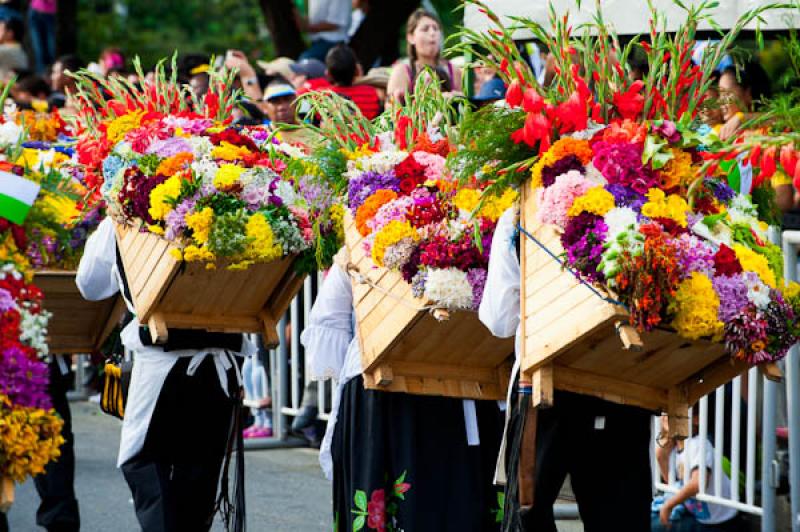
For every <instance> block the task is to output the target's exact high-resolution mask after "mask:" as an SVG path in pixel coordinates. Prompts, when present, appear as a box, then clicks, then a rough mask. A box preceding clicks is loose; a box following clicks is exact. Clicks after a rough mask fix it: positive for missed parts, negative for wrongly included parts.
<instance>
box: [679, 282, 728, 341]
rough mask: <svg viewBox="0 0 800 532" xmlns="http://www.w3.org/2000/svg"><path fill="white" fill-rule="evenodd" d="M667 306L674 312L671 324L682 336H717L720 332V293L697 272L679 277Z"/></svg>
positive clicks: (721, 330) (715, 337)
mask: <svg viewBox="0 0 800 532" xmlns="http://www.w3.org/2000/svg"><path fill="white" fill-rule="evenodd" d="M669 310H670V312H674V313H675V319H674V320H673V321H672V326H673V327H675V330H676V331H678V334H680V335H681V336H683V337H685V338H689V339H691V340H698V339H700V338H705V337H711V338H713V339H715V340H716V339H718V338H720V337H721V336H722V332H723V328H724V324H723V323H722V322H721V321H719V319H718V317H717V313H718V312H719V297H718V296H717V293H716V292H715V291H714V286H713V285H712V284H711V279H709V278H708V277H706V276H705V275H703V274H702V273H700V272H692V275H691V276H690V277H689V278H688V279H685V280H683V281H681V284H680V285H678V290H677V292H676V294H675V300H674V301H673V302H672V303H670V306H669Z"/></svg>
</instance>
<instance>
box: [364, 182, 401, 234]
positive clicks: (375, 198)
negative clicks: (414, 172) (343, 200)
mask: <svg viewBox="0 0 800 532" xmlns="http://www.w3.org/2000/svg"><path fill="white" fill-rule="evenodd" d="M396 198H397V192H395V191H393V190H383V189H381V190H376V191H375V192H374V193H373V194H372V195H371V196H369V197H368V198H367V199H366V201H364V203H363V204H362V205H361V206H360V207H359V208H358V210H357V211H356V229H358V232H359V233H360V234H361V236H367V235H368V234H370V232H371V230H370V228H369V226H368V225H367V222H368V221H369V220H371V219H372V218H373V217H374V216H375V214H376V213H377V212H378V209H380V208H381V206H382V205H385V204H386V203H389V202H390V201H392V200H394V199H396Z"/></svg>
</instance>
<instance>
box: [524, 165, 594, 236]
mask: <svg viewBox="0 0 800 532" xmlns="http://www.w3.org/2000/svg"><path fill="white" fill-rule="evenodd" d="M591 187H592V183H591V182H589V181H588V180H587V179H586V178H585V177H584V176H583V175H581V174H580V172H577V171H575V170H571V171H569V172H567V173H566V174H564V175H560V176H558V177H557V178H556V181H555V183H553V185H552V186H550V187H547V188H544V189H539V190H538V191H537V198H538V204H539V208H538V210H537V211H536V218H537V219H538V220H539V221H540V222H542V223H547V224H553V225H556V226H558V227H560V228H561V229H564V228H565V227H566V226H567V222H568V221H569V217H568V216H567V212H569V209H570V208H571V207H572V203H573V202H574V201H575V198H577V197H579V196H582V195H583V194H585V193H586V191H587V190H589V189H590V188H591Z"/></svg>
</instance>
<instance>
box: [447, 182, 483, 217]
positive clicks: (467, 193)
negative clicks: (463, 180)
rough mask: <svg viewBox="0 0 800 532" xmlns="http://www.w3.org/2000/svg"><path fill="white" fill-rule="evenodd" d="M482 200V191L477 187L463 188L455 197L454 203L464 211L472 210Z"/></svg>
mask: <svg viewBox="0 0 800 532" xmlns="http://www.w3.org/2000/svg"><path fill="white" fill-rule="evenodd" d="M480 200H481V193H480V192H478V191H477V190H475V189H471V188H462V189H461V190H459V191H458V192H457V193H456V196H455V197H454V198H453V204H454V205H455V206H456V208H458V209H461V210H462V211H467V212H472V211H473V210H474V209H475V207H477V206H478V202H480Z"/></svg>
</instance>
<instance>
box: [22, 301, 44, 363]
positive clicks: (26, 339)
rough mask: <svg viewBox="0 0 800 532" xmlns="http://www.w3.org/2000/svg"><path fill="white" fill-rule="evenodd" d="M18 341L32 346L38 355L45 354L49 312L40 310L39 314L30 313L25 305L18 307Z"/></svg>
mask: <svg viewBox="0 0 800 532" xmlns="http://www.w3.org/2000/svg"><path fill="white" fill-rule="evenodd" d="M19 313H20V317H21V320H20V329H21V330H22V333H21V334H20V338H19V339H20V341H22V342H23V343H25V344H27V345H29V346H30V347H32V348H34V349H35V350H36V351H37V353H38V354H39V356H45V355H47V354H48V352H49V350H48V347H47V323H48V322H49V321H50V317H51V316H52V314H51V313H49V312H47V311H44V310H43V311H41V312H40V313H39V314H32V313H31V312H29V311H28V309H27V308H26V306H25V305H24V304H23V307H22V308H20V311H19Z"/></svg>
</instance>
